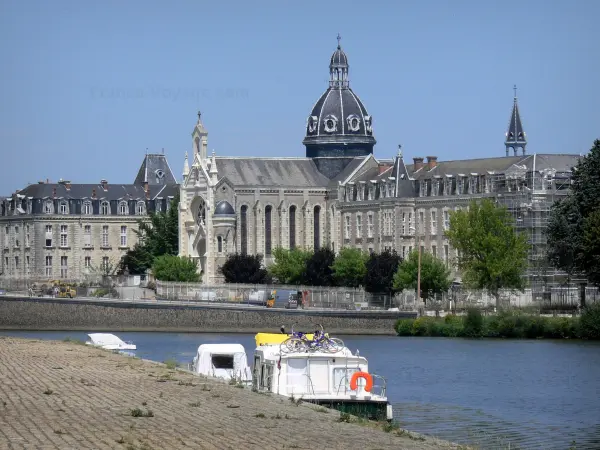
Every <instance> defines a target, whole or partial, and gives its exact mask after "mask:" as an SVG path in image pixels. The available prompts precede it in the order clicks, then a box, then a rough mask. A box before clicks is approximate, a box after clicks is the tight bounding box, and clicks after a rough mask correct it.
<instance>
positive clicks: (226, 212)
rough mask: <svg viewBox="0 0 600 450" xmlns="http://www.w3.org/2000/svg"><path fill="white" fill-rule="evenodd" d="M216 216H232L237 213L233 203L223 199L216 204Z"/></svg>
mask: <svg viewBox="0 0 600 450" xmlns="http://www.w3.org/2000/svg"><path fill="white" fill-rule="evenodd" d="M214 215H215V216H231V215H235V210H234V209H233V206H231V203H229V202H228V201H227V200H221V201H220V202H219V203H217V206H215V214H214Z"/></svg>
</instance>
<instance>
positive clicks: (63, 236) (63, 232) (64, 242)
mask: <svg viewBox="0 0 600 450" xmlns="http://www.w3.org/2000/svg"><path fill="white" fill-rule="evenodd" d="M60 246H61V247H68V246H69V236H68V234H67V226H66V225H61V226H60Z"/></svg>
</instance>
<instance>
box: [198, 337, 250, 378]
mask: <svg viewBox="0 0 600 450" xmlns="http://www.w3.org/2000/svg"><path fill="white" fill-rule="evenodd" d="M190 370H191V371H192V372H194V373H197V374H199V375H206V376H210V377H216V378H222V379H224V380H226V381H230V380H233V381H236V382H239V383H242V384H250V383H251V382H252V371H251V370H250V367H249V366H248V358H247V356H246V350H245V349H244V346H243V345H241V344H202V345H201V346H200V347H198V351H197V352H196V356H195V357H194V360H193V361H192V363H191V365H190Z"/></svg>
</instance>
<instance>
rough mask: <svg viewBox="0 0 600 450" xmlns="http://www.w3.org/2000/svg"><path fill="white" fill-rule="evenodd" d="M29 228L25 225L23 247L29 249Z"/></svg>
mask: <svg viewBox="0 0 600 450" xmlns="http://www.w3.org/2000/svg"><path fill="white" fill-rule="evenodd" d="M29 231H30V228H29V225H25V247H29V245H30V243H31V237H30V234H29Z"/></svg>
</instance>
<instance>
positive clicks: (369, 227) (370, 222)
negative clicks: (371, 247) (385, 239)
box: [367, 213, 375, 238]
mask: <svg viewBox="0 0 600 450" xmlns="http://www.w3.org/2000/svg"><path fill="white" fill-rule="evenodd" d="M374 222H375V221H374V219H373V213H369V214H367V237H368V238H372V237H373V231H374V229H375V223H374Z"/></svg>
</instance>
